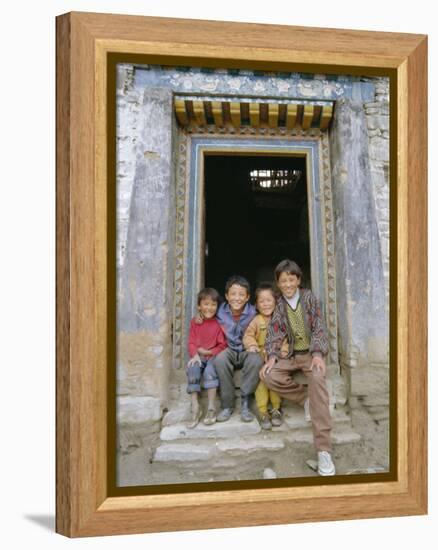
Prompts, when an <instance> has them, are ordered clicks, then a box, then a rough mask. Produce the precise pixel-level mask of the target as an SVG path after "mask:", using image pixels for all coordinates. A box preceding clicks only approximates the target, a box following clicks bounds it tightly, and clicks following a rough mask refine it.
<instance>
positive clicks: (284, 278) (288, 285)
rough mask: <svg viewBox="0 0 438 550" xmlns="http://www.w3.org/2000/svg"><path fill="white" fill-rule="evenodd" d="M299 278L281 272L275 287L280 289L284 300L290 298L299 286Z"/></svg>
mask: <svg viewBox="0 0 438 550" xmlns="http://www.w3.org/2000/svg"><path fill="white" fill-rule="evenodd" d="M300 282H301V278H300V277H297V276H296V275H291V274H290V273H286V272H283V273H281V274H280V277H278V281H277V286H278V288H279V289H280V291H281V293H282V294H283V296H285V297H286V298H292V297H293V296H294V295H295V292H296V291H297V288H298V287H299V286H300Z"/></svg>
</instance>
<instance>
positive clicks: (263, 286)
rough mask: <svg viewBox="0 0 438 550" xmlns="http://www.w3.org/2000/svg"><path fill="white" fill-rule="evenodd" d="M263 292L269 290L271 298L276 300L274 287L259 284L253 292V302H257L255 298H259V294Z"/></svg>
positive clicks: (267, 284)
mask: <svg viewBox="0 0 438 550" xmlns="http://www.w3.org/2000/svg"><path fill="white" fill-rule="evenodd" d="M263 290H270V291H271V292H272V296H273V297H274V299H275V300H276V299H277V292H276V291H275V288H274V285H273V284H271V283H260V284H259V285H258V287H257V288H256V291H255V301H256V302H257V298H258V297H259V294H260V292H262V291H263Z"/></svg>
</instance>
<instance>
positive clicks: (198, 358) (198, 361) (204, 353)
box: [186, 288, 227, 428]
mask: <svg viewBox="0 0 438 550" xmlns="http://www.w3.org/2000/svg"><path fill="white" fill-rule="evenodd" d="M219 302H220V296H219V293H218V292H217V290H215V289H214V288H204V289H203V290H201V291H200V292H199V294H198V311H199V314H198V316H197V317H195V318H194V319H192V321H191V323H190V330H189V341H188V348H189V355H190V360H189V362H188V364H187V367H186V372H187V379H188V385H187V392H188V393H190V394H191V396H192V419H191V422H190V423H189V425H188V427H189V428H194V427H195V426H196V425H197V424H198V422H199V420H200V419H201V416H202V410H201V407H200V405H199V393H200V391H201V379H203V380H202V382H203V384H202V385H203V387H204V388H205V389H206V390H207V396H208V407H207V413H206V415H205V418H204V424H206V425H207V426H208V425H211V424H214V423H215V422H216V407H215V399H216V389H217V388H218V386H219V379H218V376H217V373H216V369H215V368H214V365H213V358H214V357H215V356H216V355H217V354H218V353H220V352H221V351H223V350H224V349H225V348H226V347H227V341H226V338H225V334H224V333H223V330H222V328H221V326H220V325H219V323H218V321H217V319H216V311H217V308H218V305H219ZM199 318H201V319H202V322H201V323H199Z"/></svg>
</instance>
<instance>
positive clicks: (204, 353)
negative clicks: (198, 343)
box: [198, 348, 212, 355]
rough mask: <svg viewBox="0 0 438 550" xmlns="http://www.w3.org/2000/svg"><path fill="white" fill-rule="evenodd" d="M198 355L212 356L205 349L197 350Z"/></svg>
mask: <svg viewBox="0 0 438 550" xmlns="http://www.w3.org/2000/svg"><path fill="white" fill-rule="evenodd" d="M198 353H199V355H212V353H211V351H210V350H209V349H206V348H198Z"/></svg>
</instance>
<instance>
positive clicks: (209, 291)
mask: <svg viewBox="0 0 438 550" xmlns="http://www.w3.org/2000/svg"><path fill="white" fill-rule="evenodd" d="M205 298H210V299H211V300H213V302H216V303H217V305H219V304H220V303H221V302H222V298H221V295H220V294H219V292H218V291H217V290H216V289H215V288H211V287H206V288H203V289H202V290H200V291H199V292H198V306H199V304H200V303H201V300H205Z"/></svg>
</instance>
